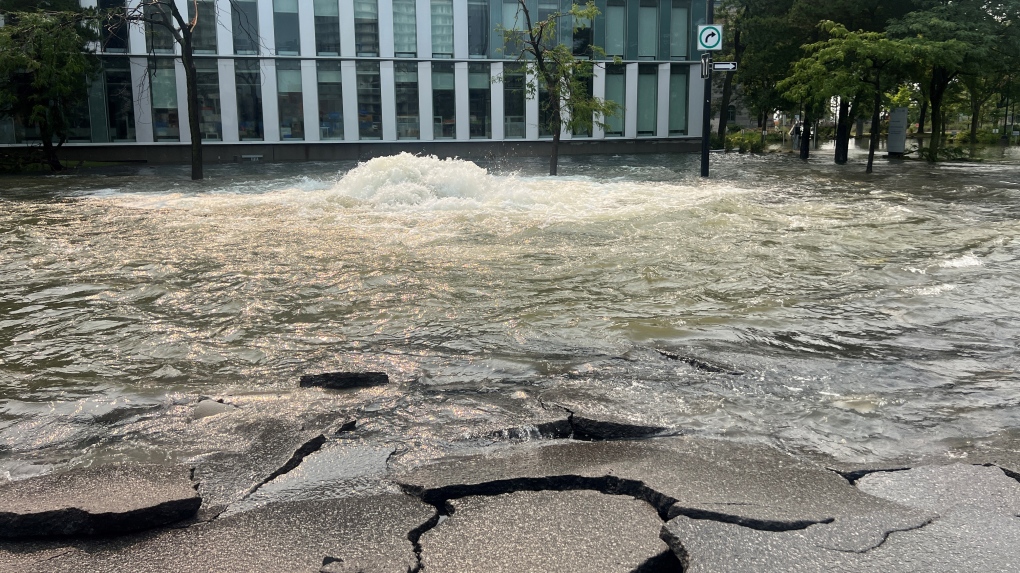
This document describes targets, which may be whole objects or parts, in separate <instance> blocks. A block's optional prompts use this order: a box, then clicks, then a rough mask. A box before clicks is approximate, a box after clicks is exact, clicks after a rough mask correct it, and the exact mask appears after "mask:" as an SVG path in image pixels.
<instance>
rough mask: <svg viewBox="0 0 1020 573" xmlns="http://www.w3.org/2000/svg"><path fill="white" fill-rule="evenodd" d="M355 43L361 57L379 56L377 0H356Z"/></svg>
mask: <svg viewBox="0 0 1020 573" xmlns="http://www.w3.org/2000/svg"><path fill="white" fill-rule="evenodd" d="M354 43H355V44H356V45H355V51H356V52H357V55H359V56H378V55H379V3H378V1H377V0H354ZM358 89H359V90H360V89H361V88H360V87H359V88H358Z"/></svg>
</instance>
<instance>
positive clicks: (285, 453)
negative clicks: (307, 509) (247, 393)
mask: <svg viewBox="0 0 1020 573" xmlns="http://www.w3.org/2000/svg"><path fill="white" fill-rule="evenodd" d="M230 431H231V433H232V434H247V436H249V437H250V441H248V442H247V443H245V444H244V446H243V449H241V450H240V451H222V452H212V453H209V454H204V455H202V456H198V457H197V458H194V459H193V460H192V463H193V464H194V467H195V473H194V476H193V477H194V479H195V481H197V482H199V491H200V492H201V494H202V497H203V499H204V500H205V501H204V505H203V513H206V512H207V511H208V512H212V513H214V514H215V513H218V512H219V511H221V510H222V509H223V508H224V507H226V506H227V505H230V504H232V503H235V502H238V501H240V500H242V499H244V498H245V497H247V496H248V495H251V493H253V492H254V491H255V490H257V489H258V488H259V487H260V486H262V485H264V484H265V483H268V482H269V481H271V480H273V479H275V478H276V477H278V476H280V475H282V474H284V473H287V472H288V471H290V470H292V469H294V468H295V467H297V465H298V464H300V463H301V460H303V459H304V457H305V456H307V455H309V454H311V453H312V452H315V451H317V450H318V449H319V448H321V447H322V445H323V444H324V443H325V442H326V437H325V436H324V435H323V433H322V432H319V431H314V430H313V431H306V430H304V429H302V427H301V426H299V425H297V424H294V423H291V422H286V421H283V420H274V419H259V420H257V421H255V422H252V423H249V424H247V425H244V426H237V427H232V428H230Z"/></svg>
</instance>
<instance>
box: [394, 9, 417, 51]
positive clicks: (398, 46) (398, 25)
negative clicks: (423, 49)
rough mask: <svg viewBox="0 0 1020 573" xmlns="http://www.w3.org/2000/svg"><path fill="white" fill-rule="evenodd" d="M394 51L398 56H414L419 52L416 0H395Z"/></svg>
mask: <svg viewBox="0 0 1020 573" xmlns="http://www.w3.org/2000/svg"><path fill="white" fill-rule="evenodd" d="M393 53H394V54H395V55H396V56H397V57H398V58H413V57H415V56H416V55H417V54H418V24H417V19H416V14H415V0H393Z"/></svg>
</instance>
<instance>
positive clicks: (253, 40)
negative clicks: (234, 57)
mask: <svg viewBox="0 0 1020 573" xmlns="http://www.w3.org/2000/svg"><path fill="white" fill-rule="evenodd" d="M230 22H231V25H232V28H233V32H234V53H235V54H257V53H259V6H258V2H255V1H254V0H231V2H230Z"/></svg>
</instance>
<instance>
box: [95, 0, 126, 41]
mask: <svg viewBox="0 0 1020 573" xmlns="http://www.w3.org/2000/svg"><path fill="white" fill-rule="evenodd" d="M124 4H125V0H99V9H100V10H111V9H115V8H124ZM103 51H104V52H109V53H126V52H127V51H128V27H127V25H126V24H124V23H123V21H120V20H117V21H115V22H114V25H113V26H112V27H111V28H109V29H107V30H106V37H104V38H103Z"/></svg>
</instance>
